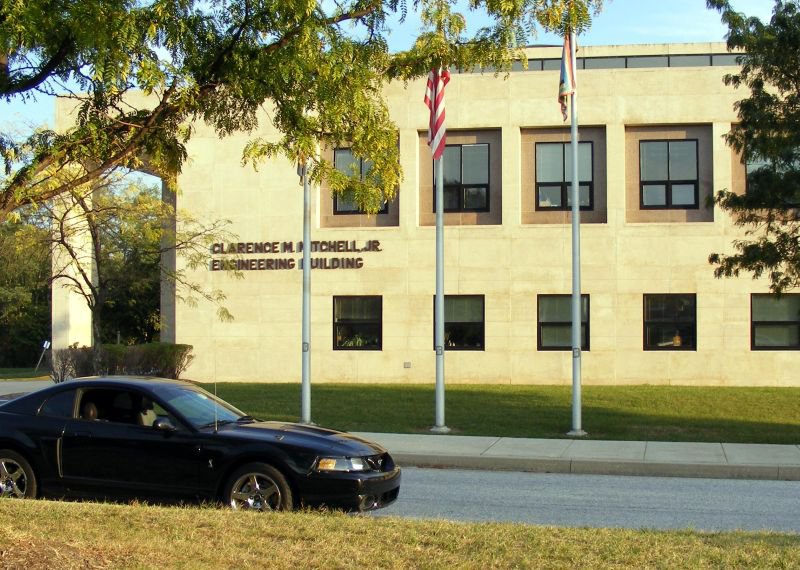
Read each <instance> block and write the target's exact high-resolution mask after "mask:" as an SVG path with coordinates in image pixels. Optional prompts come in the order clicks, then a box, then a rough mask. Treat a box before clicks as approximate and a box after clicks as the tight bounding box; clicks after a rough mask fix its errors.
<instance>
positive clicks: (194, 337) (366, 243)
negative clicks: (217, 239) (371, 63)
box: [54, 43, 800, 386]
mask: <svg viewBox="0 0 800 570" xmlns="http://www.w3.org/2000/svg"><path fill="white" fill-rule="evenodd" d="M578 55H579V57H578V67H579V69H578V72H577V81H578V88H579V123H580V140H581V143H580V149H579V152H580V164H579V171H580V182H581V205H582V208H583V212H582V227H581V233H582V277H583V279H582V293H583V294H584V297H585V300H584V321H585V327H584V352H583V366H582V369H583V381H584V383H586V384H641V383H650V384H682V385H770V386H789V385H794V386H798V385H800V380H799V379H798V375H797V372H796V370H797V368H798V364H800V351H798V349H800V316H798V309H800V295H797V294H794V295H786V296H784V297H783V298H782V299H781V300H780V301H774V300H773V299H772V298H770V297H767V296H765V295H764V294H765V293H767V292H768V287H767V283H766V281H753V280H751V279H750V278H749V277H747V276H744V277H740V278H738V279H726V280H719V279H715V278H714V276H713V268H712V266H710V265H709V263H708V261H707V260H708V255H709V254H710V253H711V252H725V251H730V250H731V242H732V241H733V240H734V239H735V238H736V237H737V236H740V235H741V233H740V232H741V230H739V229H737V228H735V226H734V225H733V223H732V220H731V219H730V218H729V216H728V215H726V214H725V213H723V212H721V211H720V210H719V209H717V208H713V207H708V206H707V199H708V198H709V197H710V196H711V195H712V193H714V192H715V191H717V190H721V189H726V188H727V189H734V190H736V191H741V192H743V191H745V183H746V176H745V171H746V166H745V165H744V164H743V163H742V161H741V158H740V157H738V156H736V155H735V154H734V153H733V152H732V151H731V150H730V148H728V147H727V146H726V144H725V142H724V140H723V138H722V137H723V135H724V134H725V133H726V132H728V131H729V130H730V128H731V124H732V123H734V122H735V121H736V114H735V112H734V109H733V104H734V102H735V101H737V100H738V99H740V98H742V97H744V96H745V93H743V92H737V91H735V90H734V89H732V88H729V87H726V86H725V85H724V84H723V81H722V78H723V76H724V75H725V74H727V73H731V72H732V71H734V70H735V67H734V66H735V65H736V64H735V59H734V56H732V55H730V54H728V53H727V52H726V50H725V46H724V45H723V44H707V43H704V44H679V45H677V44H673V45H640V46H606V47H583V48H581V51H580V52H579V54H578ZM528 57H529V61H528V69H527V70H522V69H521V68H520V69H517V70H515V71H514V72H512V73H510V74H509V75H508V76H507V77H506V76H502V75H501V76H497V77H495V76H494V75H492V74H484V75H481V74H471V73H470V74H466V73H464V74H454V75H453V77H452V80H451V81H450V84H449V85H448V88H447V128H448V140H447V142H448V145H449V146H448V149H447V152H446V156H445V172H446V174H445V178H446V183H445V209H446V211H447V213H446V215H445V224H446V226H445V256H446V266H445V293H446V295H447V300H446V322H445V328H446V337H447V348H448V350H447V351H446V356H445V370H446V378H447V382H449V383H460V382H473V383H513V384H568V383H570V382H571V352H570V350H569V339H570V336H569V320H570V314H569V294H570V290H571V261H570V260H571V247H570V214H569V212H568V211H567V206H568V204H567V194H566V187H567V183H568V181H569V171H570V166H569V160H570V155H569V152H568V144H569V123H566V124H565V123H563V122H562V120H561V113H560V110H559V107H558V103H557V101H556V93H557V86H558V77H559V72H558V68H559V64H560V57H561V48H560V47H536V48H529V49H528ZM386 94H387V97H388V100H389V106H390V110H391V113H392V118H393V119H394V121H395V122H396V124H397V126H398V129H399V145H400V155H401V161H402V167H403V171H404V176H405V177H404V180H403V182H402V184H401V185H400V188H399V192H398V195H397V197H396V198H395V200H394V201H392V202H391V203H389V204H388V205H387V207H386V209H385V212H383V213H380V214H377V215H374V216H366V215H363V214H360V213H358V211H357V209H354V207H353V205H352V203H350V202H349V201H348V200H347V198H346V197H342V198H338V199H334V198H333V197H332V196H331V195H330V193H329V192H328V191H327V189H326V188H324V187H323V188H316V189H314V200H313V202H314V203H313V211H314V212H315V214H314V219H313V227H312V230H311V236H312V237H311V239H312V258H313V260H314V261H313V271H312V284H311V289H312V300H311V319H312V330H311V359H312V364H311V377H312V381H313V382H332V381H337V382H409V383H411V382H414V383H428V382H433V379H434V375H435V358H434V350H433V330H434V323H433V296H434V288H435V282H434V259H435V252H434V214H433V184H432V181H433V169H432V160H431V156H430V150H429V149H428V147H427V146H426V144H425V136H426V132H425V129H426V128H427V120H428V115H427V109H426V108H425V105H424V104H423V102H422V98H423V94H424V83H423V82H422V81H417V82H412V83H410V84H409V85H408V86H404V85H402V84H394V85H390V86H389V87H388V88H387V92H386ZM268 123H269V121H268V120H264V121H263V123H262V124H264V125H268ZM265 128H268V127H265ZM197 129H198V130H197V135H196V136H195V137H194V138H193V139H192V142H191V144H190V146H189V153H190V159H189V161H188V163H187V164H186V166H185V169H184V172H183V174H182V175H181V177H180V179H179V186H180V188H181V193H180V195H179V196H178V207H179V208H181V209H186V210H189V211H191V212H192V213H193V214H194V215H196V216H201V217H205V218H207V219H220V218H225V219H230V220H231V221H232V228H231V229H232V231H233V232H235V233H236V234H238V236H239V241H238V242H237V243H234V244H228V243H226V244H218V245H216V246H215V247H214V250H213V252H212V253H213V261H212V262H211V264H210V266H209V267H208V268H207V269H205V270H202V271H199V272H197V273H196V274H195V275H194V278H195V279H196V280H197V281H199V282H201V283H202V284H203V285H205V286H208V287H213V288H217V289H221V290H223V291H224V292H225V293H226V295H227V300H226V306H227V308H228V309H229V310H230V311H231V312H232V313H233V315H234V317H235V320H234V321H233V322H220V321H219V320H218V319H217V318H216V316H215V310H214V308H213V307H211V306H208V305H202V304H201V305H199V306H197V307H189V306H186V305H184V304H181V303H177V304H175V303H174V299H173V298H172V297H171V296H170V295H169V293H168V292H167V293H166V294H162V297H163V303H164V311H163V313H164V315H163V317H164V319H165V330H164V332H163V333H162V338H163V339H164V340H172V341H175V342H180V343H188V344H192V345H194V348H195V350H194V353H195V355H196V358H195V360H194V362H193V364H192V366H191V368H190V369H189V371H188V373H186V375H185V376H186V377H190V378H194V379H197V380H204V381H205V380H218V381H263V382H283V381H287V382H298V381H299V379H300V366H301V283H302V281H301V277H302V272H301V271H300V269H299V261H300V259H301V258H302V254H301V253H300V251H299V245H300V242H301V240H302V220H303V200H302V187H301V186H299V185H298V177H297V173H296V170H295V167H294V165H292V164H290V163H288V162H287V161H283V160H274V161H272V162H270V163H268V164H265V165H263V166H262V167H261V168H260V169H259V170H258V171H255V170H253V169H252V168H250V167H243V166H242V165H241V155H242V148H243V146H244V144H245V143H246V142H247V140H248V137H246V136H244V135H242V136H240V137H233V138H230V139H225V140H222V141H220V140H218V139H217V137H216V135H215V134H214V133H213V131H212V130H210V129H208V128H206V127H204V126H202V125H198V127H197ZM260 134H262V135H264V136H266V137H269V136H270V134H271V133H270V132H269V131H266V132H263V133H260ZM275 137H276V138H277V134H275ZM331 154H332V155H333V156H332V158H335V160H336V162H337V165H339V166H340V167H342V168H345V167H349V166H350V163H351V161H352V156H351V155H350V154H349V151H348V150H347V149H336V150H335V151H332V153H331ZM565 173H566V174H565ZM231 251H235V252H236V255H232V254H231V253H230V252H231ZM231 263H238V264H240V268H242V269H243V271H242V273H243V274H244V276H245V277H244V279H234V278H232V276H231V272H229V271H225V270H224V269H225V268H226V267H229V266H230V264H231ZM62 306H65V305H64V303H62ZM59 318H61V319H62V320H64V317H63V315H62V316H61V317H59ZM65 330H69V326H67V328H66V329H65ZM54 334H55V333H54ZM65 334H66V333H65ZM56 336H57V335H56ZM70 338H74V335H73V336H72V337H70ZM73 341H74V340H73Z"/></svg>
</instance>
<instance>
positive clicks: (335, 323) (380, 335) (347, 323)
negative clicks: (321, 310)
mask: <svg viewBox="0 0 800 570" xmlns="http://www.w3.org/2000/svg"><path fill="white" fill-rule="evenodd" d="M339 299H378V306H379V310H380V315H379V316H378V318H377V319H371V320H366V319H346V320H345V321H337V320H336V302H337V301H338V300H339ZM332 323H333V350H370V351H382V350H383V296H382V295H334V296H333V315H332ZM376 324H377V325H378V344H377V346H375V345H368V346H342V345H340V344H339V343H338V342H337V339H338V338H339V335H338V330H337V329H338V327H339V326H349V327H353V326H358V325H368V326H374V325H376Z"/></svg>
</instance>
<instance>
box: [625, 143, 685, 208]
mask: <svg viewBox="0 0 800 570" xmlns="http://www.w3.org/2000/svg"><path fill="white" fill-rule="evenodd" d="M697 156H698V155H697V140H661V141H640V142H639V189H640V194H639V195H640V199H639V204H640V207H641V208H642V209H656V210H658V209H690V208H697V207H698V206H699V188H698V187H699V181H698V174H697V172H698V168H697Z"/></svg>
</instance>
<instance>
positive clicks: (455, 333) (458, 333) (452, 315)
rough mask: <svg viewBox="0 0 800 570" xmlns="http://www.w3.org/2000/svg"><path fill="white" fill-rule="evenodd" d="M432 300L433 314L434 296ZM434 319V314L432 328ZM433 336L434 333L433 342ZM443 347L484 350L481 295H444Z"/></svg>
mask: <svg viewBox="0 0 800 570" xmlns="http://www.w3.org/2000/svg"><path fill="white" fill-rule="evenodd" d="M433 302H434V315H435V314H436V313H435V306H436V298H435V297H434V300H433ZM435 320H436V319H435V316H434V329H435V326H436V323H435ZM435 336H436V335H435V334H434V344H435V342H436V340H435ZM434 348H435V347H434ZM444 348H445V350H484V297H483V295H445V296H444Z"/></svg>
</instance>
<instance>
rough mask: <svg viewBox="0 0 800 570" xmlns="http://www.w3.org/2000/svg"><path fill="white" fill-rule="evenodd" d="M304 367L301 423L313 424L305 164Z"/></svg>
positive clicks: (305, 170) (305, 176)
mask: <svg viewBox="0 0 800 570" xmlns="http://www.w3.org/2000/svg"><path fill="white" fill-rule="evenodd" d="M300 168H301V169H302V173H303V365H302V384H301V386H300V401H301V403H300V408H301V414H300V422H301V423H304V424H310V423H311V191H310V189H309V186H308V165H307V163H306V162H303V164H302V166H301V167H300Z"/></svg>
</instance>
